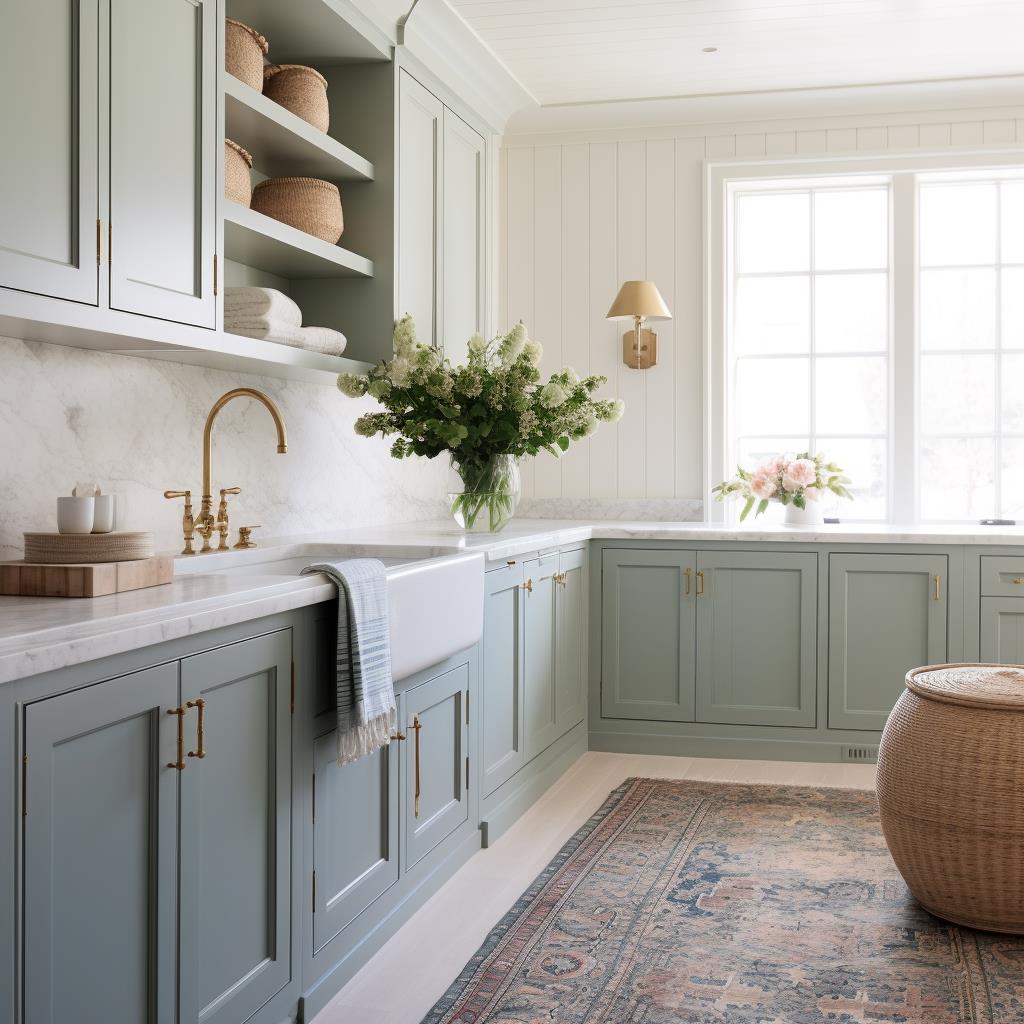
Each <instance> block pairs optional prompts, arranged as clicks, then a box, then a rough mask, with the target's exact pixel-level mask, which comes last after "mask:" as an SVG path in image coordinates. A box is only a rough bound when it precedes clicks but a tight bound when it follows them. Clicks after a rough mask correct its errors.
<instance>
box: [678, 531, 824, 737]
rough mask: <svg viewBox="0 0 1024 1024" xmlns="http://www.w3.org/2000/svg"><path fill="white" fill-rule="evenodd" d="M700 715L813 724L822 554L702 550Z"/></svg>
mask: <svg viewBox="0 0 1024 1024" xmlns="http://www.w3.org/2000/svg"><path fill="white" fill-rule="evenodd" d="M697 566H698V572H697V585H696V588H695V589H696V591H697V593H698V595H699V596H698V597H697V599H696V602H695V604H696V609H697V687H696V693H697V716H696V717H697V721H698V722H721V723H725V724H732V725H793V726H813V725H814V722H815V702H816V695H817V660H818V658H817V643H818V638H817V625H818V579H817V573H818V556H817V555H815V554H794V553H792V552H778V553H776V552H774V551H743V550H738V551H735V550H734V551H701V552H699V553H698V555H697Z"/></svg>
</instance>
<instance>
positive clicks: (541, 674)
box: [523, 553, 559, 761]
mask: <svg viewBox="0 0 1024 1024" xmlns="http://www.w3.org/2000/svg"><path fill="white" fill-rule="evenodd" d="M523 573H524V575H525V576H526V590H525V591H524V594H525V596H524V598H523V733H524V737H525V741H526V760H527V761H532V760H533V758H535V757H536V756H537V755H538V754H539V753H541V751H544V750H547V748H548V747H550V746H551V744H552V743H554V742H555V740H556V739H558V736H559V731H558V698H557V694H556V692H555V590H556V589H557V584H556V583H555V575H556V574H557V573H558V555H557V554H556V553H552V554H550V555H541V556H540V557H539V558H532V559H530V560H529V561H526V562H524V563H523Z"/></svg>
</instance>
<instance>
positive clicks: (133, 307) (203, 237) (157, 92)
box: [109, 0, 217, 327]
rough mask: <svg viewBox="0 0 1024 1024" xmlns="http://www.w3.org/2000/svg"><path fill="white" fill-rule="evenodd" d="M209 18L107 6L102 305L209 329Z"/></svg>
mask: <svg viewBox="0 0 1024 1024" xmlns="http://www.w3.org/2000/svg"><path fill="white" fill-rule="evenodd" d="M216 13H217V5H216V4H213V3H193V2H192V0H111V12H110V232H111V233H110V253H109V256H110V305H111V306H112V307H113V308H114V309H121V310H125V311H127V312H129V313H143V314H146V315H148V316H155V317H160V318H161V319H164V320H173V321H175V322H177V323H187V324H195V325H197V326H199V327H213V326H214V325H215V320H216V300H215V298H214V294H213V252H214V238H215V231H214V220H215V212H214V204H215V201H216V183H217V167H216V163H215V159H216V109H217V100H216V60H217V54H216Z"/></svg>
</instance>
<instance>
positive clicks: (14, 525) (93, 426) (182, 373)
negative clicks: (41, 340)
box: [0, 338, 448, 559]
mask: <svg viewBox="0 0 1024 1024" xmlns="http://www.w3.org/2000/svg"><path fill="white" fill-rule="evenodd" d="M242 385H246V386H250V387H255V388H258V389H260V390H261V391H265V392H266V393H267V394H268V395H269V396H270V397H271V398H272V399H273V400H274V401H275V402H276V403H277V404H278V406H279V408H280V409H281V413H282V415H283V417H284V420H285V424H286V425H287V428H288V449H289V450H288V454H287V455H278V454H276V450H275V448H276V441H275V433H274V427H273V423H272V421H271V419H270V417H269V416H268V415H267V411H266V409H264V408H263V407H262V406H261V405H259V404H258V403H256V402H252V401H246V400H244V399H238V400H236V401H234V402H231V403H230V404H229V405H227V406H226V407H225V408H224V409H223V410H222V412H221V413H220V415H219V416H218V418H217V425H216V428H215V430H214V439H213V486H214V493H216V490H217V489H218V488H221V487H233V486H238V487H241V488H242V493H241V494H239V495H238V496H236V497H235V498H233V499H231V522H232V537H231V542H232V543H234V540H235V536H236V532H237V527H238V526H241V525H247V524H256V523H259V524H260V525H261V527H262V529H261V530H259V531H257V533H256V536H257V539H258V537H259V535H260V534H261V533H262V534H263V535H264V536H273V535H276V534H283V533H288V534H296V533H306V532H310V531H314V530H322V529H330V528H334V529H338V528H344V527H352V526H365V525H371V524H381V523H395V522H410V521H413V520H421V519H436V518H438V517H443V516H445V515H446V510H445V506H444V502H443V499H444V492H445V489H446V486H447V479H448V476H447V463H446V462H442V460H441V459H437V460H434V461H428V460H425V459H407V460H404V461H403V462H397V461H396V460H394V459H392V458H391V457H390V455H389V453H388V445H387V443H386V442H384V441H382V440H380V439H376V438H375V439H372V440H367V439H365V438H361V437H357V436H356V435H355V434H354V433H353V432H352V423H353V421H354V420H355V418H356V417H357V416H358V415H360V414H361V413H362V412H363V411H365V410H366V409H367V408H369V407H370V406H371V404H372V403H370V402H368V401H367V400H353V399H350V398H345V397H344V396H343V395H341V394H340V393H339V392H338V391H337V390H336V389H335V388H333V387H330V386H321V385H315V384H306V383H301V382H298V381H284V380H279V379H276V378H263V377H256V376H250V375H243V374H235V373H227V372H223V371H219V370H207V369H204V368H202V367H195V366H183V365H180V364H176V363H168V362H162V361H158V360H155V359H140V358H138V357H134V356H118V355H108V354H105V353H98V352H89V351H83V350H79V349H73V348H65V347H62V346H59V345H40V344H35V343H30V342H22V341H16V340H13V339H7V338H0V437H2V438H3V449H2V454H0V558H6V559H10V558H20V557H21V553H22V533H23V532H24V531H26V530H28V531H32V530H54V529H56V497H57V495H58V494H70V493H71V488H72V487H73V486H74V483H75V481H76V480H96V481H98V482H99V484H100V486H101V487H102V488H103V490H104V491H114V492H117V493H119V494H121V495H124V499H125V500H124V503H123V506H124V507H123V512H124V516H123V517H122V520H121V526H122V528H128V529H145V530H151V531H152V532H153V534H154V535H155V540H156V546H157V548H158V550H176V549H177V548H179V547H180V545H181V510H182V503H181V502H180V501H167V500H165V499H164V497H163V492H164V491H165V490H171V489H173V490H184V489H185V488H189V489H191V490H192V493H193V495H196V496H197V497H196V498H195V501H196V511H197V512H198V494H199V492H200V491H201V490H202V435H203V424H204V422H205V419H206V414H207V412H208V411H209V409H210V407H211V406H212V405H213V403H214V401H216V399H217V398H218V397H219V396H220V395H221V394H223V393H224V392H225V391H228V390H229V389H231V388H234V387H239V386H242Z"/></svg>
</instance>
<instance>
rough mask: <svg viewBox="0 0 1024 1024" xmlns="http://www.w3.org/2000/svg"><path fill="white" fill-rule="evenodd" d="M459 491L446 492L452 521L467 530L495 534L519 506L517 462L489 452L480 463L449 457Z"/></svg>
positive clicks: (507, 522) (519, 485)
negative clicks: (458, 482)
mask: <svg viewBox="0 0 1024 1024" xmlns="http://www.w3.org/2000/svg"><path fill="white" fill-rule="evenodd" d="M452 469H453V470H454V471H455V473H456V474H457V475H458V478H459V480H460V481H461V483H462V490H458V491H449V492H448V502H449V505H450V507H451V510H452V515H453V516H454V517H455V522H457V523H458V524H459V526H461V527H462V529H464V530H466V531H467V532H470V533H497V532H498V531H499V530H502V529H504V528H505V527H506V526H507V525H508V524H509V521H510V520H511V519H512V517H513V516H514V515H515V514H516V509H517V508H518V507H519V495H520V491H521V483H520V479H519V463H518V462H517V461H516V459H515V456H513V455H492V456H491V457H490V458H488V459H484V460H482V461H479V462H476V461H474V462H466V461H459V460H458V459H455V458H454V457H453V458H452Z"/></svg>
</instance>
